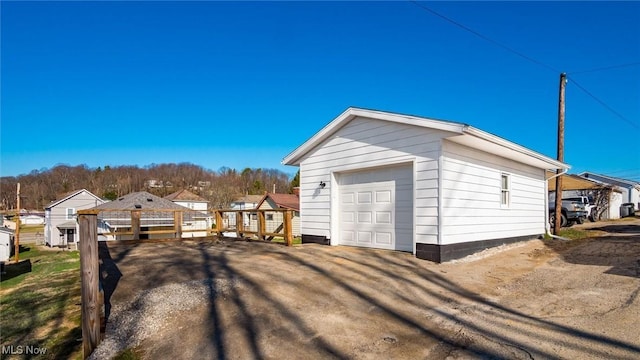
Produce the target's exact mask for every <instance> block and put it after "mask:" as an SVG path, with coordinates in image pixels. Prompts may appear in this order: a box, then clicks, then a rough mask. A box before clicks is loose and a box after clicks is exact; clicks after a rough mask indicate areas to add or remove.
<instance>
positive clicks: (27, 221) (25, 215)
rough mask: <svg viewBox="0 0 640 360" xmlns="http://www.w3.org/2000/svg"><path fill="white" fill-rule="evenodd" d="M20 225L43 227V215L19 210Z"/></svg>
mask: <svg viewBox="0 0 640 360" xmlns="http://www.w3.org/2000/svg"><path fill="white" fill-rule="evenodd" d="M20 224H22V225H44V214H43V213H35V212H30V211H27V210H20Z"/></svg>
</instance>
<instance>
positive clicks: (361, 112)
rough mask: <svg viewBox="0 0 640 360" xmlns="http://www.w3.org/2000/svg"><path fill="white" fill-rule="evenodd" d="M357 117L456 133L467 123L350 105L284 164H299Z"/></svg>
mask: <svg viewBox="0 0 640 360" xmlns="http://www.w3.org/2000/svg"><path fill="white" fill-rule="evenodd" d="M356 117H364V118H370V119H375V120H382V121H389V122H394V123H399V124H406V125H413V126H420V127H425V128H429V129H436V130H442V131H448V132H451V133H454V134H462V132H463V129H464V128H465V127H466V125H465V124H461V123H455V122H450V121H442V120H434V119H429V118H423V117H417V116H410V115H402V114H395V113H389V112H384V111H377V110H367V109H361V108H354V107H350V108H348V109H347V110H345V111H344V112H343V113H342V114H340V115H339V116H338V117H337V118H335V119H334V120H333V121H331V122H330V123H329V124H328V125H327V126H325V127H324V128H322V130H320V131H319V132H317V133H316V134H315V135H314V136H313V137H311V138H310V139H309V140H307V141H306V142H305V143H303V144H302V145H300V146H299V147H298V148H297V149H295V150H294V151H293V152H291V153H290V154H289V155H287V156H286V157H285V158H284V159H283V160H282V164H283V165H299V164H300V163H299V160H300V158H301V157H302V156H304V155H305V154H306V153H307V152H309V151H310V150H311V149H313V148H314V147H316V146H317V145H318V144H320V143H321V142H322V141H324V140H326V139H327V138H329V137H330V136H331V135H332V134H334V133H335V132H336V131H338V130H339V129H340V128H341V127H343V126H344V125H346V124H347V123H348V122H349V121H351V120H353V119H354V118H356Z"/></svg>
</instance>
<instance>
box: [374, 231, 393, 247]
mask: <svg viewBox="0 0 640 360" xmlns="http://www.w3.org/2000/svg"><path fill="white" fill-rule="evenodd" d="M375 236H376V244H377V245H382V246H391V245H392V244H393V241H392V239H393V236H392V234H391V233H390V232H388V233H385V232H376V235H375Z"/></svg>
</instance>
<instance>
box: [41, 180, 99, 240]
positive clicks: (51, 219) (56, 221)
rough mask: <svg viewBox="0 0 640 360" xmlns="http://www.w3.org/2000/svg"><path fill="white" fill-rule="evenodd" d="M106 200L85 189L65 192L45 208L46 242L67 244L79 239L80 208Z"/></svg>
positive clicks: (86, 207)
mask: <svg viewBox="0 0 640 360" xmlns="http://www.w3.org/2000/svg"><path fill="white" fill-rule="evenodd" d="M104 202H105V201H104V200H102V199H100V198H99V197H97V196H95V195H94V194H92V193H91V192H89V191H88V190H85V189H81V190H76V191H73V192H70V193H67V194H65V195H64V196H62V197H61V198H60V199H58V200H55V201H53V202H52V203H50V204H49V205H47V206H46V207H45V209H44V219H45V223H44V243H45V244H46V245H49V246H67V245H69V244H72V243H74V242H77V241H79V238H78V230H79V225H78V221H77V219H76V213H77V211H78V210H85V209H89V208H92V207H94V206H98V205H100V204H103V203H104Z"/></svg>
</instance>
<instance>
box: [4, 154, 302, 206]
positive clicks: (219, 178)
mask: <svg viewBox="0 0 640 360" xmlns="http://www.w3.org/2000/svg"><path fill="white" fill-rule="evenodd" d="M18 183H20V202H21V203H20V207H21V208H22V209H34V210H42V209H44V208H45V207H46V206H47V205H48V204H49V203H51V202H52V201H54V200H56V199H59V198H61V197H62V196H64V194H67V193H69V192H72V191H75V190H79V189H87V190H89V191H91V192H92V193H93V194H95V195H96V196H99V197H101V198H104V199H108V200H114V199H117V198H118V197H120V196H123V195H126V194H129V193H131V192H136V191H148V192H150V193H152V194H154V195H158V196H161V197H164V196H166V195H169V194H171V193H173V192H176V191H179V190H182V189H186V190H189V191H191V192H192V193H194V194H197V195H199V196H201V197H203V198H205V199H207V200H208V201H209V205H210V206H211V207H212V208H227V207H229V205H230V203H231V202H232V201H233V200H235V199H236V198H238V197H240V196H242V195H246V194H249V195H261V194H264V193H265V192H266V191H269V192H273V191H274V189H275V192H277V193H291V192H292V191H293V187H294V186H298V175H297V174H296V176H295V177H294V178H293V180H290V179H289V176H288V175H287V174H286V173H284V172H282V171H280V170H277V169H260V168H258V169H251V168H246V169H244V170H242V171H237V170H235V169H231V168H228V167H222V168H220V169H219V170H218V171H213V170H206V169H204V168H202V167H201V166H198V165H194V164H190V163H180V164H152V165H149V166H145V167H143V168H140V167H137V166H115V167H110V166H105V167H104V168H102V167H98V168H89V167H87V166H86V165H78V166H68V165H57V166H55V167H53V168H51V169H46V170H41V171H38V170H34V171H32V172H31V173H29V174H27V175H20V176H7V177H2V178H0V209H2V210H9V209H15V208H16V205H17V198H16V194H17V184H18Z"/></svg>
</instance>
